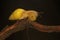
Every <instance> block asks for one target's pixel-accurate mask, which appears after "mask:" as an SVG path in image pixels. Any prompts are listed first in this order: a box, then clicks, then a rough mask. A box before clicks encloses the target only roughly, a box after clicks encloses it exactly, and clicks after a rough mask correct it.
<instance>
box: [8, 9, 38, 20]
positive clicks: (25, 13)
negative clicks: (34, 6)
mask: <svg viewBox="0 0 60 40" xmlns="http://www.w3.org/2000/svg"><path fill="white" fill-rule="evenodd" d="M37 16H38V14H37V12H36V11H33V10H24V9H21V8H19V9H16V10H15V11H14V12H13V13H12V14H11V16H10V17H9V20H21V19H25V18H28V19H29V20H30V21H35V20H36V18H37Z"/></svg>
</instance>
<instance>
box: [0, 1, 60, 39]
mask: <svg viewBox="0 0 60 40" xmlns="http://www.w3.org/2000/svg"><path fill="white" fill-rule="evenodd" d="M16 8H24V9H26V10H30V9H32V10H36V11H38V12H44V13H43V14H41V16H42V17H41V18H40V16H39V17H38V19H37V20H36V21H37V22H39V23H41V24H43V25H60V11H59V9H60V7H59V0H1V1H0V30H1V29H3V28H4V27H5V26H6V25H11V24H12V23H14V21H12V22H11V21H9V20H8V18H9V16H10V14H11V13H12V12H13V11H14V10H15V9H16ZM44 35H48V36H49V35H50V36H49V37H51V38H55V37H56V39H57V40H58V39H59V35H60V33H46V34H44Z"/></svg>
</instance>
